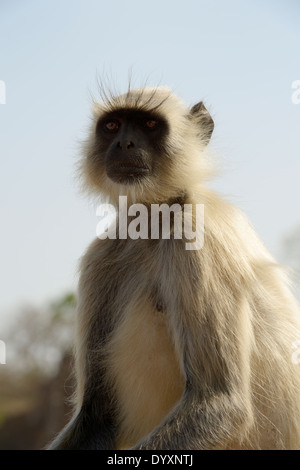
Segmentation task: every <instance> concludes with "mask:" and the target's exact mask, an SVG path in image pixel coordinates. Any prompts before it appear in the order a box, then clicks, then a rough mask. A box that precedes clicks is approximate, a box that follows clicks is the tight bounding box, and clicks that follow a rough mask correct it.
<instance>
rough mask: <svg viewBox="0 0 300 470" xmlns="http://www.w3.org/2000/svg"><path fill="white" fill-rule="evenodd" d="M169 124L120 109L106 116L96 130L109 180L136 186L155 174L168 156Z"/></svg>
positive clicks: (149, 114)
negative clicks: (157, 166) (158, 163)
mask: <svg viewBox="0 0 300 470" xmlns="http://www.w3.org/2000/svg"><path fill="white" fill-rule="evenodd" d="M167 134H168V123H167V122H166V120H165V119H163V118H162V117H161V116H159V114H157V113H152V112H148V111H142V110H133V109H120V110H115V111H112V112H109V113H107V114H105V115H104V116H102V117H101V118H100V119H99V121H98V123H97V128H96V137H97V141H98V142H97V143H98V145H99V149H100V151H101V154H102V156H103V158H104V165H105V169H106V173H107V176H108V177H109V178H110V179H111V180H112V181H114V182H115V183H120V184H135V183H137V182H139V181H141V180H142V179H143V178H145V177H147V176H149V175H151V174H152V173H153V172H155V167H156V162H157V161H158V160H159V158H160V156H161V155H162V154H163V152H164V147H165V142H166V136H167Z"/></svg>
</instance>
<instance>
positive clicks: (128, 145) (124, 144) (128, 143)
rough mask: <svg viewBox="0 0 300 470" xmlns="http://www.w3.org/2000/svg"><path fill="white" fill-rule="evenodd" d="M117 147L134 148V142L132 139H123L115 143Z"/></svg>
mask: <svg viewBox="0 0 300 470" xmlns="http://www.w3.org/2000/svg"><path fill="white" fill-rule="evenodd" d="M117 147H118V148H120V149H124V150H130V149H131V148H134V143H133V142H132V140H128V141H125V142H120V141H119V142H118V143H117Z"/></svg>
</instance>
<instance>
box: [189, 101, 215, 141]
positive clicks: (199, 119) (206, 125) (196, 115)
mask: <svg viewBox="0 0 300 470" xmlns="http://www.w3.org/2000/svg"><path fill="white" fill-rule="evenodd" d="M190 116H191V118H192V119H193V120H194V121H195V122H196V123H197V125H198V127H199V135H200V137H201V139H202V141H203V142H204V143H205V145H207V144H208V142H209V141H210V138H211V135H212V133H213V130H214V121H213V119H212V117H211V115H210V114H209V112H208V111H207V109H206V107H205V106H204V104H203V101H200V102H199V103H197V104H195V105H194V106H193V107H192V108H191V110H190Z"/></svg>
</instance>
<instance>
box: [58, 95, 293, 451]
mask: <svg viewBox="0 0 300 470" xmlns="http://www.w3.org/2000/svg"><path fill="white" fill-rule="evenodd" d="M213 127H214V124H213V120H212V118H211V116H210V114H209V113H208V111H207V110H206V108H205V106H204V104H203V103H202V102H200V103H198V104H196V105H194V106H193V107H191V108H189V107H187V106H186V105H185V104H184V103H183V101H182V100H181V99H180V98H178V97H176V96H174V94H173V93H172V92H171V91H170V90H169V89H168V88H165V87H157V88H152V87H146V88H140V89H129V90H128V92H127V93H125V94H122V95H120V96H113V95H112V94H111V95H109V94H107V93H106V94H105V98H104V99H103V102H101V103H97V104H95V107H94V113H93V120H92V125H91V129H90V135H89V138H88V140H87V141H86V142H85V143H84V152H83V153H84V158H83V159H82V160H81V167H80V170H81V176H82V177H83V180H84V182H85V186H86V189H87V190H89V191H91V192H93V193H96V194H99V193H100V194H102V195H103V196H105V197H106V198H107V200H108V201H109V202H110V203H111V204H114V205H115V206H116V207H118V201H119V196H120V195H121V196H127V201H128V205H130V204H134V203H139V204H143V205H144V206H146V207H148V208H150V206H151V205H152V204H158V205H161V204H164V203H165V204H169V205H172V204H177V205H179V207H180V208H182V211H183V212H184V210H185V207H186V206H187V205H192V207H194V206H195V205H196V204H203V205H204V210H205V212H204V213H205V217H204V222H205V223H204V243H203V246H202V248H201V249H197V250H187V249H186V245H185V240H184V237H182V238H181V239H179V238H176V237H175V236H173V232H172V230H171V231H170V237H169V238H168V239H167V238H162V237H159V238H158V239H152V238H151V237H148V238H146V237H143V238H142V237H136V239H132V238H130V237H127V238H125V237H120V236H118V235H117V236H116V237H114V238H113V237H106V239H99V238H97V239H96V240H95V241H94V242H93V243H92V244H91V245H90V247H89V248H88V250H87V252H86V253H85V255H84V256H83V258H82V261H81V266H80V280H79V287H78V305H77V320H76V322H77V330H76V340H75V368H76V380H77V389H76V396H75V411H74V416H73V418H72V419H71V420H70V422H69V423H68V424H67V426H66V427H65V428H64V429H63V430H62V431H61V433H60V434H59V435H58V436H57V437H56V439H54V441H53V442H52V444H50V447H49V448H50V449H110V450H111V449H141V450H143V449H162V450H164V449H166V450H169V449H172V450H174V449H178V450H180V449H199V450H200V449H299V448H300V373H299V372H300V371H299V365H298V364H297V361H293V360H292V354H293V352H294V350H293V347H294V345H295V344H297V341H299V339H300V327H299V316H298V315H299V313H298V306H297V305H296V301H295V300H294V298H293V296H292V294H291V293H290V290H289V287H288V283H287V280H286V278H285V274H284V273H283V272H282V270H281V268H280V267H279V266H278V265H277V264H276V262H275V261H274V259H273V258H272V257H271V255H270V254H269V253H268V252H267V250H266V249H265V248H264V246H263V244H262V243H261V242H260V241H259V239H258V237H257V236H256V234H255V233H254V231H253V230H252V228H251V227H250V225H249V224H248V222H247V220H246V218H245V217H244V216H243V215H242V214H241V213H240V211H239V210H237V209H236V208H235V207H233V206H232V205H231V204H229V203H228V202H227V201H224V200H223V199H222V198H221V197H219V196H218V195H217V194H215V193H214V192H213V191H212V190H210V189H208V188H207V187H206V185H205V183H206V181H207V178H209V176H210V175H211V163H210V157H209V151H208V150H207V148H206V147H207V144H208V142H209V140H210V137H211V134H212V131H213ZM129 220H130V219H129ZM174 220H175V216H174V217H173V218H172V219H171V224H172V223H173V224H174ZM173 228H174V227H173ZM117 233H118V232H117Z"/></svg>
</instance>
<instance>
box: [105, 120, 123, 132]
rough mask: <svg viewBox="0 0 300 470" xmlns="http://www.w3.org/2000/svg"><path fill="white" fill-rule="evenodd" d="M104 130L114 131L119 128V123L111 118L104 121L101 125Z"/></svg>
mask: <svg viewBox="0 0 300 470" xmlns="http://www.w3.org/2000/svg"><path fill="white" fill-rule="evenodd" d="M103 127H104V130H105V131H107V132H116V131H117V130H119V127H120V123H119V121H116V120H112V121H106V122H105V123H104V125H103Z"/></svg>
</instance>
